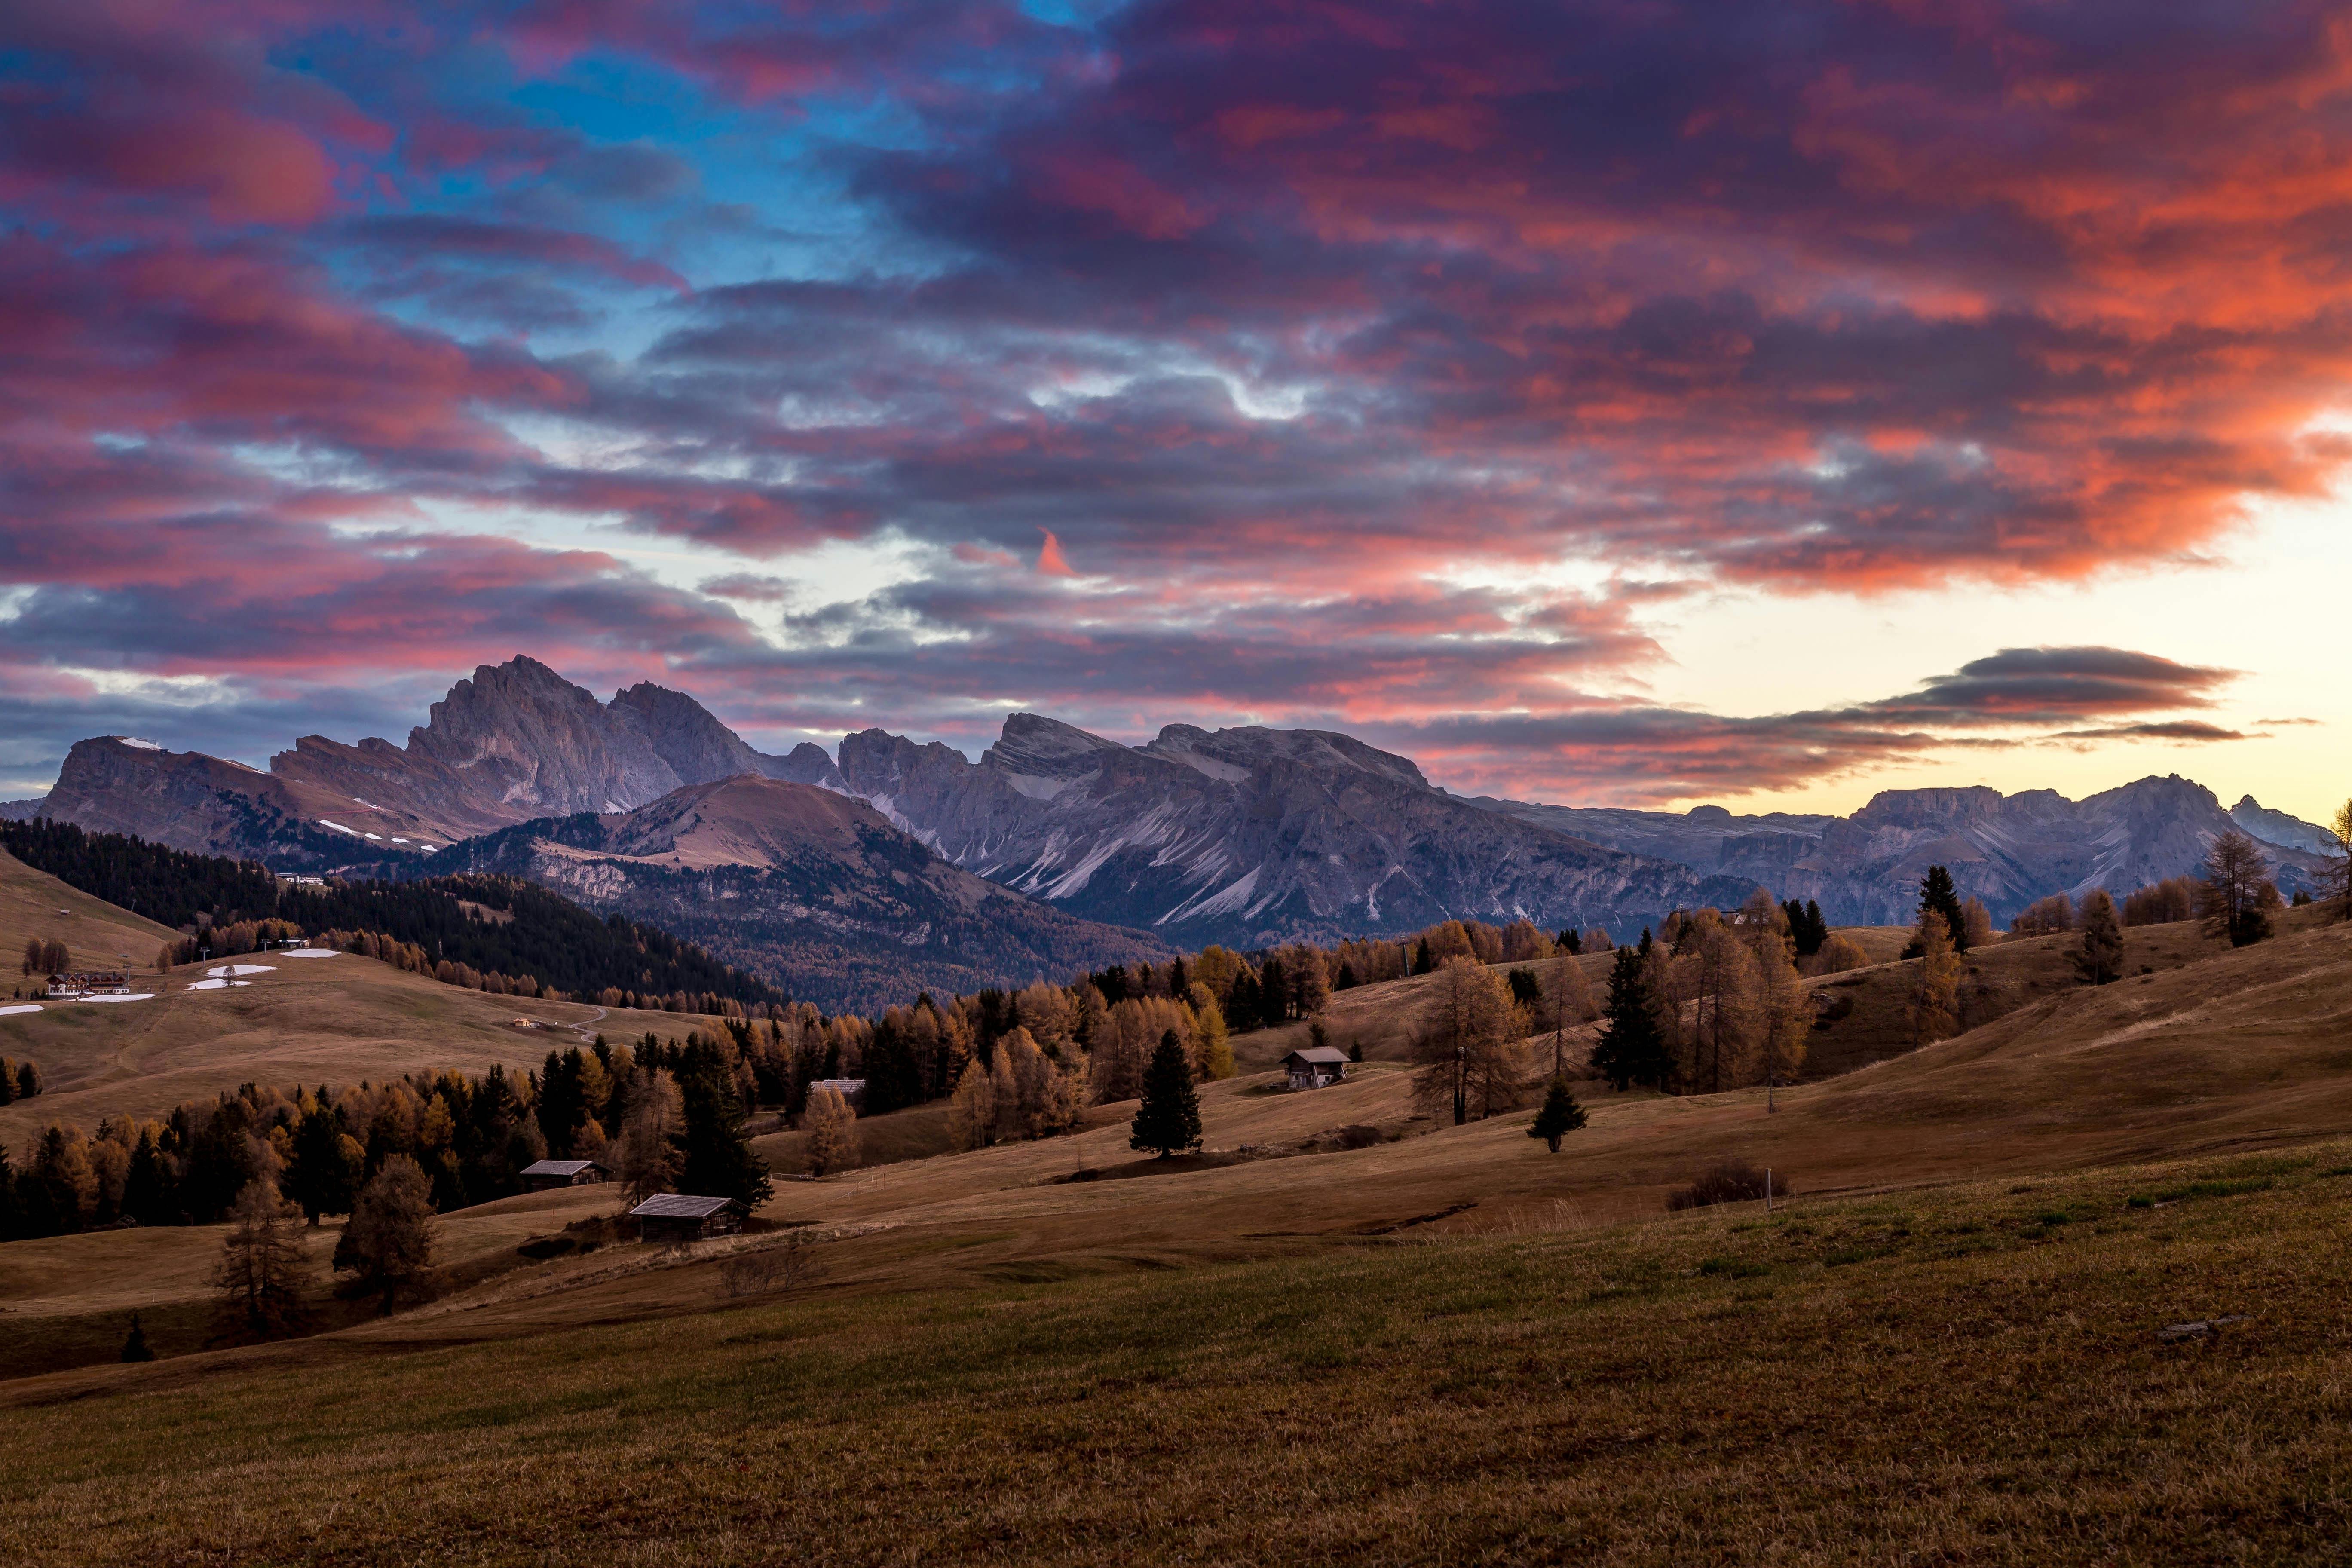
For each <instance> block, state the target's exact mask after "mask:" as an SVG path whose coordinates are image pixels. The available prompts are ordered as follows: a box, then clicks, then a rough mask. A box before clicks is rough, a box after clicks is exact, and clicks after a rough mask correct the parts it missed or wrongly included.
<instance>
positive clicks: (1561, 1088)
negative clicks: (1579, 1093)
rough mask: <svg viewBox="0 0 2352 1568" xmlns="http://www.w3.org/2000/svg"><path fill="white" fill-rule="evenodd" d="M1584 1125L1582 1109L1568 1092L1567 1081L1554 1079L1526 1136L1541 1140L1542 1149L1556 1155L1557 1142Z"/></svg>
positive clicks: (1545, 1092)
mask: <svg viewBox="0 0 2352 1568" xmlns="http://www.w3.org/2000/svg"><path fill="white" fill-rule="evenodd" d="M1584 1123H1585V1115H1584V1107H1582V1106H1580V1105H1579V1104H1577V1103H1576V1096H1575V1095H1573V1094H1570V1092H1569V1089H1568V1079H1564V1078H1559V1077H1555V1078H1554V1079H1552V1080H1551V1087H1550V1088H1549V1089H1546V1090H1545V1091H1544V1102H1543V1108H1542V1109H1541V1110H1538V1111H1537V1112H1536V1119H1535V1121H1534V1124H1533V1125H1531V1126H1530V1127H1528V1137H1530V1138H1540V1139H1542V1140H1543V1141H1544V1147H1545V1148H1547V1149H1549V1150H1550V1151H1551V1152H1553V1153H1555V1154H1557V1153H1559V1141H1560V1140H1561V1139H1562V1138H1564V1137H1566V1136H1567V1135H1568V1134H1569V1133H1570V1132H1573V1131H1576V1130H1577V1129H1578V1128H1580V1127H1581V1126H1583V1125H1584Z"/></svg>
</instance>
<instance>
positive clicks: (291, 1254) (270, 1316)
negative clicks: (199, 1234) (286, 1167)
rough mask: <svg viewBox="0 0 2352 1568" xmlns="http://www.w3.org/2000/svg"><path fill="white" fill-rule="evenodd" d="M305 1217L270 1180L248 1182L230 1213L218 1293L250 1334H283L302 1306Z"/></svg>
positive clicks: (216, 1275)
mask: <svg viewBox="0 0 2352 1568" xmlns="http://www.w3.org/2000/svg"><path fill="white" fill-rule="evenodd" d="M306 1272H307V1269H306V1268H305V1266H304V1263H303V1259H302V1228H301V1211H300V1210H299V1209H297V1208H296V1207H295V1206H294V1205H291V1204H289V1203H288V1202H286V1200H284V1199H283V1198H281V1197H279V1196H278V1188H277V1186H276V1184H273V1183H271V1182H269V1181H268V1180H267V1179H261V1180H256V1181H251V1182H247V1184H245V1189H244V1190H243V1191H242V1192H240V1193H238V1194H237V1195H236V1203H235V1204H233V1205H230V1208H229V1212H228V1235H227V1236H226V1237H222V1239H221V1253H220V1257H219V1258H217V1259H215V1261H214V1263H213V1288H214V1289H216V1290H218V1291H219V1292H220V1293H221V1297H222V1300H223V1303H224V1304H225V1305H226V1307H227V1308H228V1310H230V1311H231V1312H233V1313H234V1314H235V1315H236V1318H237V1319H238V1321H239V1323H240V1325H241V1326H242V1327H243V1328H244V1329H245V1330H246V1331H247V1332H248V1333H254V1334H261V1335H265V1336H266V1335H269V1334H274V1333H278V1332H279V1331H283V1330H284V1329H285V1328H286V1327H287V1325H288V1324H289V1322H290V1321H292V1319H293V1317H294V1315H295V1313H296V1311H297V1310H299V1308H300V1306H301V1300H302V1277H303V1275H304V1274H305V1273H306Z"/></svg>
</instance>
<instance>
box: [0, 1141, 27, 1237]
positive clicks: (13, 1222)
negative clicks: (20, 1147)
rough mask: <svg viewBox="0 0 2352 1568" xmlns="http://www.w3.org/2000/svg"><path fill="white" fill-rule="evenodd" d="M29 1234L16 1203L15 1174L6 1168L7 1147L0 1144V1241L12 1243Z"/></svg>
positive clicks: (22, 1212) (23, 1217)
mask: <svg viewBox="0 0 2352 1568" xmlns="http://www.w3.org/2000/svg"><path fill="white" fill-rule="evenodd" d="M30 1234H31V1232H29V1231H27V1230H26V1228H25V1215H24V1211H23V1209H22V1207H21V1205H19V1203H18V1201H17V1193H16V1172H15V1171H13V1170H11V1169H9V1166H8V1145H6V1144H5V1143H0V1241H14V1240H16V1238H17V1237H20V1236H28V1235H30Z"/></svg>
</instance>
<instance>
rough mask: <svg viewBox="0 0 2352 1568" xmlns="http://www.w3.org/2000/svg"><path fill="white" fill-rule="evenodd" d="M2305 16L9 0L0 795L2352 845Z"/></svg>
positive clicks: (1811, 0)
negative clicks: (1944, 809) (691, 799)
mask: <svg viewBox="0 0 2352 1568" xmlns="http://www.w3.org/2000/svg"><path fill="white" fill-rule="evenodd" d="M2347 373H2352V17H2348V16H2346V15H2345V13H2344V12H2343V11H2342V9H2341V7H2338V6H2333V5H2322V4H2300V5H2245V4H2243V3H2242V0H2241V3H2238V4H2232V5H2207V4H2181V5H2166V6H2161V7H2150V6H2147V5H2137V4H2132V5H2127V4H2122V3H2107V4H2095V3H2086V4H2072V5H2053V4H2049V3H2047V0H2016V3H2011V4H2002V3H2000V0H1950V3H1946V4H1937V5H1927V4H1921V3H1919V0H1884V3H1873V0H1786V3H1778V4H1775V5H1769V6H1760V5H1752V4H1736V3H1727V4H1715V5H1707V4H1675V3H1674V0H1648V3H1644V4H1640V5H1634V4H1627V3H1624V0H1609V3H1603V4H1576V3H1568V4H1561V3H1558V0H1548V3H1543V4H1533V3H1530V4H1499V3H1488V0H1444V3H1429V4H1393V5H1332V4H1294V3H1290V0H1246V3H1240V0H1173V3H1161V4H1139V5H1115V4H1108V3H1102V0H1057V3H1046V0H1037V3H1034V4H1030V5H1006V4H976V5H965V4H952V3H942V4H931V5H917V4H905V3H901V0H856V3H846V0H845V3H842V4H834V5H812V4H803V3H799V0H785V3H782V4H775V3H766V4H749V3H743V4H734V3H730V4H694V3H690V0H663V3H659V4H655V3H646V4H637V3H635V0H504V3H499V4H477V3H471V0H448V3H446V4H431V5H422V4H403V3H399V0H337V3H335V4H333V5H328V4H325V3H323V0H246V3H243V4H222V3H218V0H16V3H15V4H13V5H9V6H6V7H5V8H0V796H9V795H29V794H33V793H37V792H38V791H40V790H42V789H44V788H46V787H47V784H49V783H50V782H51V781H52V780H53V779H54V778H55V776H56V773H57V769H58V763H59V762H60V761H61V759H62V758H63V756H64V754H65V752H66V751H67V749H68V747H69V746H70V745H71V744H72V743H73V742H74V741H76V740H78V739H80V738H83V737H85V736H89V735H92V734H109V733H129V734H135V735H140V736H143V737H149V738H152V739H155V740H157V741H160V742H163V743H164V744H166V745H168V746H171V747H173V748H174V749H189V750H201V751H206V752H214V753H215V754H221V755H228V756H234V757H237V758H240V759H243V760H246V761H248V762H255V763H266V761H267V758H268V755H269V753H271V752H275V751H278V750H280V749H282V748H284V747H287V746H289V745H290V744H291V742H292V741H293V740H294V738H295V737H297V736H299V735H302V734H308V733H314V732H315V733H323V734H327V735H330V736H333V737H335V738H338V739H344V740H355V739H358V738H360V737H361V736H363V735H383V736H386V737H389V738H391V739H393V740H394V741H395V742H397V741H400V740H402V739H404V737H405V735H406V733H407V731H408V728H409V727H410V726H411V725H413V724H415V723H418V722H421V721H423V719H424V717H425V710H426V707H427V705H428V704H429V703H430V702H431V701H432V700H434V699H435V698H436V697H438V696H439V695H440V694H441V692H442V691H443V690H444V689H446V687H447V686H448V684H449V683H450V682H451V681H452V680H454V679H457V678H459V677H462V676H464V675H466V674H467V673H469V672H470V671H471V670H472V669H473V668H474V667H475V666H477V665H478V664H481V663H486V662H498V661H500V660H503V659H506V658H509V657H511V656H512V655H514V654H517V653H527V654H530V655H531V656H532V657H534V658H540V659H541V660H543V661H545V662H546V663H548V664H551V665H552V666H554V667H555V668H558V669H560V670H562V671H563V672H564V673H565V674H567V675H569V676H570V677H572V679H575V680H578V681H580V682H581V683H582V684H583V685H585V686H587V687H589V688H591V689H593V690H595V691H597V692H598V693H599V694H600V695H609V694H610V692H611V691H612V690H613V689H615V688H617V687H619V686H622V685H625V684H630V683H634V682H635V681H638V680H655V681H658V682H660V683H662V684H665V685H668V686H673V687H676V688H677V689H682V690H685V691H688V692H690V693H692V694H694V695H695V696H697V697H698V698H699V699H701V700H703V701H704V702H705V703H706V705H708V706H709V708H711V710H713V711H714V712H716V713H718V714H719V716H720V717H721V718H722V719H724V720H726V721H728V722H730V724H732V725H734V726H735V727H736V728H737V729H739V730H740V731H742V732H743V733H744V735H745V736H746V738H748V739H750V740H751V741H752V742H754V743H755V744H759V745H761V746H763V747H766V748H768V749H772V750H779V751H781V750H787V749H789V748H790V746H791V745H793V744H794V743H797V742H801V741H803V740H811V739H814V740H816V741H818V742H820V743H822V744H825V745H827V746H830V745H832V744H833V743H835V742H837V741H838V739H839V737H840V736H841V735H842V734H843V733H844V732H845V731H851V730H858V729H864V728H866V727H868V726H880V727H883V728H886V729H889V730H892V731H897V732H899V733H905V734H911V735H913V736H916V737H917V738H919V739H923V740H934V739H936V740H943V741H946V742H949V743H950V744H953V745H957V746H960V747H962V748H963V749H964V750H966V751H967V752H971V753H973V754H977V753H978V752H980V750H981V749H982V748H983V747H984V746H985V745H986V744H987V743H988V742H989V741H990V740H991V739H992V737H993V736H994V734H995V733H996V731H997V729H998V727H999V726H1000V724H1001V723H1002V721H1003V715H1004V714H1005V713H1006V712H1007V711H1008V710H1013V709H1025V710H1034V711H1039V712H1045V713H1049V714H1052V715H1054V716H1055V717H1057V718H1062V719H1065V720H1067V721H1071V722H1074V723H1077V724H1080V725H1083V726H1084V727H1086V728H1088V729H1091V730H1094V731H1097V732H1100V733H1104V734H1108V735H1111V736H1115V737H1117V738H1119V739H1123V740H1130V741H1140V740H1143V739H1148V738H1149V737H1150V735H1151V734H1153V733H1155V732H1156V731H1158V729H1159V728H1160V726H1161V725H1163V724H1166V723H1171V722H1184V723H1194V724H1200V725H1203V726H1207V727H1216V726H1220V725H1226V724H1240V723H1264V724H1276V725H1285V726H1305V727H1313V728H1321V729H1337V730H1344V731H1348V732H1349V733H1352V734H1355V735H1358V736H1360V737H1362V738H1363V739H1365V740H1367V741H1370V742H1373V743H1374V744H1377V745H1381V746H1384V747H1387V748H1389V749H1391V750H1394V751H1398V752H1403V753H1405V754H1408V755H1410V756H1412V757H1413V758H1415V759H1416V760H1417V761H1418V762H1420V763H1421V764H1422V765H1423V770H1424V771H1425V772H1426V773H1427V774H1428V775H1429V776H1430V777H1431V779H1432V780H1433V782H1436V783H1439V784H1444V785H1445V786H1446V787H1448V788H1452V789H1455V790H1458V791H1462V792H1465V793H1476V794H1499V795H1515V796H1517V797H1520V798H1528V799H1538V800H1548V801H1555V802H1560V803H1564V804H1575V805H1587V804H1590V805H1651V806H1662V807H1668V808H1675V809H1679V808H1682V807H1684V806H1686V805H1691V804H1694V803H1697V802H1704V801H1714V802H1721V803H1723V804H1727V805H1732V806H1733V807H1734V808H1735V809H1738V810H1743V811H1747V810H1774V809H1799V810H1836V811H1845V810H1851V809H1853V807H1854V806H1857V805H1860V804H1862V803H1863V802H1864V801H1865V800H1867V799H1868V798H1869V796H1870V795H1873V794H1874V793H1875V792H1876V791H1878V790H1880V789H1885V788H1903V787H1916V786H1923V785H1936V784H1990V785H1993V786H1994V787H1996V788H2000V789H2002V790H2017V789H2026V788H2043V787H2048V788H2056V789H2060V790H2063V791H2064V792H2065V793H2068V794H2070V795H2084V794H2088V793H2091V792H2093V791H2095V790H2098V789H2103V788H2107V787H2112V786H2114V785H2116V784H2122V783H2124V782H2126V781H2127V780H2130V779H2133V778H2137V777H2140V776H2142V775H2145V774H2147V773H2184V774H2187V775H2188V776H2190V777H2193V778H2196V779H2198V780H2200V781H2201V782H2203V783H2205V784H2209V785H2210V786H2211V787H2213V788H2214V789H2215V790H2216V791H2217V792H2219V793H2220V794H2221V795H2222V798H2223V800H2224V802H2225V803H2227V802H2229V801H2232V800H2234V799H2236V798H2237V796H2238V795H2241V794H2244V793H2252V794H2254V795H2258V796H2260V797H2261V799H2262V800H2263V802H2264V803H2265V804H2268V805H2278V806H2282V807H2284V808H2285V809H2288V810H2291V811H2295V812H2297V813H2299V814H2301V815H2303V816H2309V817H2314V818H2319V817H2324V816H2326V815H2327V814H2328V813H2329V812H2330V811H2331V810H2332V809H2333V807H2334V805H2336V803H2339V802H2341V801H2342V800H2343V799H2344V797H2345V796H2346V795H2352V758H2347V755H2346V752H2345V747H2344V734H2345V724H2346V722H2347V720H2352V703H2347V697H2346V695H2345V692H2346V683H2345V682H2344V681H2343V680H2342V679H2340V677H2338V676H2336V673H2335V668H2334V667H2335V666H2336V663H2337V661H2336V660H2334V659H2332V658H2330V657H2329V651H2330V648H2331V647H2332V645H2333V644H2334V643H2335V642H2336V639H2337V636H2338V635H2339V632H2340V628H2341V627H2342V626H2343V625H2344V616H2343V613H2342V611H2341V609H2340V608H2339V607H2338V606H2339V601H2340V600H2341V599H2342V597H2343V595H2344V592H2345V589H2344V586H2343V585H2344V584H2347V583H2352V510H2347V506H2352V501H2347V498H2346V493H2345V490H2344V482H2345V478H2346V476H2345V474H2344V464H2345V461H2346V459H2347V457H2352V396H2347Z"/></svg>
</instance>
